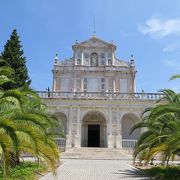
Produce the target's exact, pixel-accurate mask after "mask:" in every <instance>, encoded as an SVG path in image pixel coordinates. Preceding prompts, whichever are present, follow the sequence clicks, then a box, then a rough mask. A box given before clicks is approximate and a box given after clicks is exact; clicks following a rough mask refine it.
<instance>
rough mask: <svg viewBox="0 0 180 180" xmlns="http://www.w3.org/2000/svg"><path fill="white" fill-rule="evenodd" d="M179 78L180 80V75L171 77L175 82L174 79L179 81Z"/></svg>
mask: <svg viewBox="0 0 180 180" xmlns="http://www.w3.org/2000/svg"><path fill="white" fill-rule="evenodd" d="M177 78H180V74H176V75H174V76H171V78H170V80H174V79H177Z"/></svg>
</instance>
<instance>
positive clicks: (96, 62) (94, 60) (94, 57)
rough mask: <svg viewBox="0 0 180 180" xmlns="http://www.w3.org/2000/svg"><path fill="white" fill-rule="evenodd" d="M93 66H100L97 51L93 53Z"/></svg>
mask: <svg viewBox="0 0 180 180" xmlns="http://www.w3.org/2000/svg"><path fill="white" fill-rule="evenodd" d="M90 59H91V66H98V54H97V53H95V52H94V53H92V54H91V58H90Z"/></svg>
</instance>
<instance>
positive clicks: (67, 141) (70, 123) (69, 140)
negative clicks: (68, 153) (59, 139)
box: [66, 107, 73, 147]
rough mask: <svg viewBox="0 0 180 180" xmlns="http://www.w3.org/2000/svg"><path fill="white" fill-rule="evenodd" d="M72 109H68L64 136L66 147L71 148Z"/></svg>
mask: <svg viewBox="0 0 180 180" xmlns="http://www.w3.org/2000/svg"><path fill="white" fill-rule="evenodd" d="M72 117H73V116H72V107H70V109H69V120H68V121H69V123H68V127H67V128H68V134H67V135H66V147H72V127H71V125H72Z"/></svg>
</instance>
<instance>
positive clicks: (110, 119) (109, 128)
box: [107, 108, 113, 148]
mask: <svg viewBox="0 0 180 180" xmlns="http://www.w3.org/2000/svg"><path fill="white" fill-rule="evenodd" d="M107 145H108V148H113V136H112V110H111V108H109V123H108V142H107Z"/></svg>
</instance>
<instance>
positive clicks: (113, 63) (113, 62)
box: [112, 53, 115, 66]
mask: <svg viewBox="0 0 180 180" xmlns="http://www.w3.org/2000/svg"><path fill="white" fill-rule="evenodd" d="M112 65H113V66H114V65H115V58H114V53H112Z"/></svg>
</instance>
